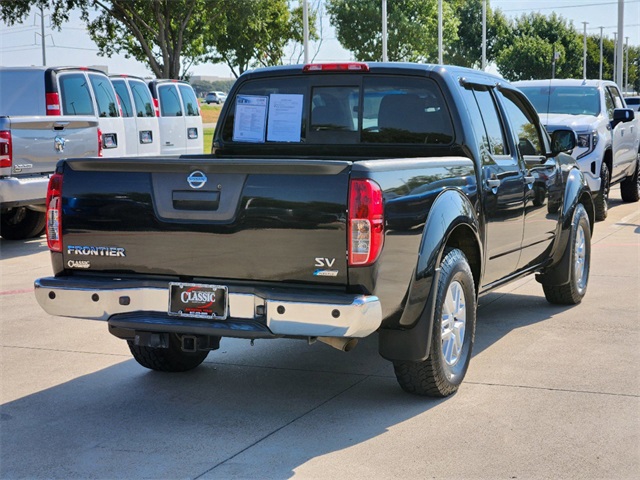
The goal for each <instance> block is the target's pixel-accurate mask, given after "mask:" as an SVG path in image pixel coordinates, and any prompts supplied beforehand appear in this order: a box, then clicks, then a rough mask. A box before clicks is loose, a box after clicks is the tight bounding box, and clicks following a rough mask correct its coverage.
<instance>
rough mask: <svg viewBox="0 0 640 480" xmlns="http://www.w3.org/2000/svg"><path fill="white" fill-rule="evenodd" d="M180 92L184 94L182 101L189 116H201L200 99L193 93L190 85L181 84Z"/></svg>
mask: <svg viewBox="0 0 640 480" xmlns="http://www.w3.org/2000/svg"><path fill="white" fill-rule="evenodd" d="M178 88H179V89H180V94H181V95H182V103H184V109H185V111H186V115H187V117H199V116H200V109H199V108H198V99H197V98H196V96H195V94H194V93H193V89H192V88H191V87H190V86H188V85H180V86H179V87H178Z"/></svg>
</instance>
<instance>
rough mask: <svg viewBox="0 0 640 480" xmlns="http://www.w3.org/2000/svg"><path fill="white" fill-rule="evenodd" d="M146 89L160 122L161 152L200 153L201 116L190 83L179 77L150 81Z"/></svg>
mask: <svg viewBox="0 0 640 480" xmlns="http://www.w3.org/2000/svg"><path fill="white" fill-rule="evenodd" d="M149 90H150V91H151V95H152V96H153V99H154V102H155V105H156V114H157V115H158V119H159V122H160V140H161V146H160V147H161V153H162V154H163V155H182V154H187V153H195V154H200V153H203V146H204V140H203V138H202V137H203V130H202V116H201V115H200V106H199V105H198V99H197V98H196V94H195V92H194V91H193V88H192V87H191V85H189V84H188V83H187V82H182V81H179V80H152V81H150V82H149Z"/></svg>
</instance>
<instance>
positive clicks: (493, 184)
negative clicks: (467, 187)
mask: <svg viewBox="0 0 640 480" xmlns="http://www.w3.org/2000/svg"><path fill="white" fill-rule="evenodd" d="M487 186H488V187H489V188H498V187H499V186H500V179H499V178H488V179H487Z"/></svg>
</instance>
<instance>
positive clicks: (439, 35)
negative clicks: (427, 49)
mask: <svg viewBox="0 0 640 480" xmlns="http://www.w3.org/2000/svg"><path fill="white" fill-rule="evenodd" d="M438 63H439V64H440V65H442V64H443V63H444V62H443V61H442V0H438Z"/></svg>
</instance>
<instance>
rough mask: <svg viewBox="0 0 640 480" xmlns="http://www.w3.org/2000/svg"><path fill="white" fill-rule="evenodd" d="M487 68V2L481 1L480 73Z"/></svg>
mask: <svg viewBox="0 0 640 480" xmlns="http://www.w3.org/2000/svg"><path fill="white" fill-rule="evenodd" d="M485 68H487V0H482V71H484V69H485Z"/></svg>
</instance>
